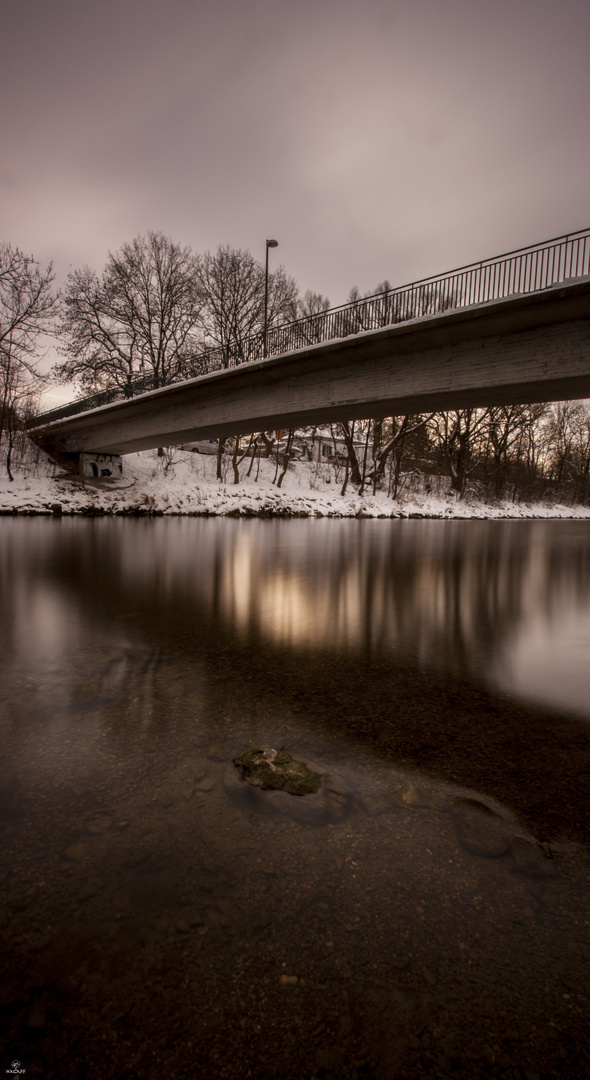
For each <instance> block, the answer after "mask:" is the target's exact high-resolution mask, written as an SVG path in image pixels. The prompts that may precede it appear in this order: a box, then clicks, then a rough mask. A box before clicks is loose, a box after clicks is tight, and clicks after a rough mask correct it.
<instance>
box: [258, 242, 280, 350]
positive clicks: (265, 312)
mask: <svg viewBox="0 0 590 1080" xmlns="http://www.w3.org/2000/svg"><path fill="white" fill-rule="evenodd" d="M278 246H279V242H278V240H267V241H266V266H265V268H264V332H263V335H262V352H263V356H264V359H265V360H266V331H267V324H268V249H269V248H271V247H272V248H275V247H278Z"/></svg>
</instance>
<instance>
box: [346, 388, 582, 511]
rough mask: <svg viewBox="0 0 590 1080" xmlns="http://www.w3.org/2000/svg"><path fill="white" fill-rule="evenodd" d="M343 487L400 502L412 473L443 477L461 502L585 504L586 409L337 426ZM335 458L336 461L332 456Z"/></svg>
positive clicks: (521, 409) (508, 409)
mask: <svg viewBox="0 0 590 1080" xmlns="http://www.w3.org/2000/svg"><path fill="white" fill-rule="evenodd" d="M338 434H339V435H340V437H341V438H342V439H343V440H344V443H345V446H346V451H347V460H346V465H345V471H344V484H343V491H345V490H346V487H347V485H348V483H349V482H350V483H351V484H353V485H354V486H355V487H356V488H357V490H358V491H359V492H360V493H361V494H362V493H363V492H364V491H365V490H366V489H367V488H368V489H370V490H372V491H373V492H375V491H376V490H377V489H381V490H384V489H386V490H387V491H388V493H389V494H390V495H391V496H392V497H393V498H397V496H398V495H399V494H400V490H401V488H402V486H403V484H404V483H407V482H408V481H409V480H410V479H411V477H412V475H414V476H416V475H421V476H427V477H432V476H436V475H438V476H444V477H447V479H448V486H449V488H450V490H452V491H453V492H455V494H456V495H457V496H459V497H464V496H465V495H466V494H468V493H469V492H472V493H474V494H479V495H481V496H483V497H486V498H490V497H492V498H506V497H510V498H513V499H518V498H520V497H526V498H532V499H540V498H543V497H552V498H554V497H559V498H562V499H564V500H565V501H567V502H584V503H588V502H590V405H589V404H588V403H587V402H583V401H564V402H554V403H553V404H534V405H502V406H492V407H489V408H486V409H461V410H453V411H448V412H437V413H431V414H430V415H428V416H426V415H424V416H401V417H387V418H381V419H375V420H367V421H362V422H356V423H344V424H339V425H338ZM334 460H335V461H336V460H337V459H336V456H335V458H334Z"/></svg>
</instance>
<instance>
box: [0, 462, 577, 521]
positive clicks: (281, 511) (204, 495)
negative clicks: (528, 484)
mask: <svg viewBox="0 0 590 1080" xmlns="http://www.w3.org/2000/svg"><path fill="white" fill-rule="evenodd" d="M228 466H229V463H228V462H224V467H225V475H224V478H223V479H222V480H218V479H217V478H216V476H215V470H216V460H215V458H214V457H213V456H211V455H203V454H195V453H191V452H190V451H182V450H174V451H171V452H168V453H167V454H166V455H165V456H164V457H158V456H157V454H156V452H155V451H144V452H143V453H139V454H130V455H128V456H127V457H126V458H125V472H124V476H123V478H122V479H116V480H109V479H104V480H93V479H90V478H86V477H81V476H67V475H63V474H60V475H56V466H55V465H54V464H53V463H52V462H51V461H50V460H49V459H48V458H46V457H45V455H43V457H42V458H40V459H39V461H38V462H37V463H36V464H34V465H31V466H29V467H28V468H25V469H23V470H22V471H21V472H20V474H16V475H15V479H14V480H13V481H10V480H9V479H8V477H6V476H5V477H1V478H0V517H9V518H14V517H134V518H138V517H171V516H174V517H199V518H202V517H232V518H316V519H323V518H331V519H345V518H347V519H353V518H356V519H359V520H360V519H382V520H400V519H402V520H403V519H424V520H436V521H441V520H442V521H472V520H510V521H516V520H539V519H541V520H560V519H562V520H590V507H589V506H584V505H577V506H568V505H565V504H564V503H557V502H524V501H523V502H515V501H514V500H512V499H497V500H491V499H484V498H482V497H481V494H480V493H478V492H477V489H471V490H469V491H468V492H467V493H466V495H465V496H464V497H462V498H459V497H458V496H457V494H456V493H455V492H453V491H451V490H450V485H449V480H448V478H447V477H444V476H434V477H433V476H425V477H422V478H416V475H415V474H413V475H409V476H406V477H404V478H403V479H404V483H403V485H402V487H401V491H400V495H399V497H398V498H397V499H395V500H394V499H392V498H391V497H390V496H388V495H387V493H386V492H384V491H377V492H376V493H375V494H372V492H368V491H366V492H365V493H364V494H363V495H359V494H358V493H357V492H356V491H355V490H354V489H351V490H349V491H348V492H347V493H346V494H345V495H342V494H341V488H342V477H341V476H340V477H339V476H337V475H335V474H334V470H333V468H331V467H330V466H326V465H319V464H318V463H314V462H297V463H293V464H291V465H290V467H289V469H288V471H287V473H286V474H285V477H284V480H283V486H282V487H281V488H278V487H277V485H276V483H275V480H276V476H277V468H276V462H275V460H274V459H272V458H269V459H263V460H262V461H260V462H257V469H256V475H255V476H254V477H252V476H248V475H247V473H246V474H244V471H242V478H241V479H240V480H239V482H238V483H237V484H234V483H231V482H229V478H228V476H227V472H228ZM229 472H230V475H231V469H229Z"/></svg>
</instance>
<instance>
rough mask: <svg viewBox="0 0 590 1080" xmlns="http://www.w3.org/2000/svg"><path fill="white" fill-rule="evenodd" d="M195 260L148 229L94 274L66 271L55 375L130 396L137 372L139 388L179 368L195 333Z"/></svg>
mask: <svg viewBox="0 0 590 1080" xmlns="http://www.w3.org/2000/svg"><path fill="white" fill-rule="evenodd" d="M197 266H198V260H197V258H196V256H195V255H194V254H193V253H192V252H191V250H190V249H189V248H187V247H184V248H183V247H180V246H179V245H178V244H175V243H174V242H173V241H172V240H171V239H170V238H169V237H167V236H164V235H163V234H162V233H154V232H150V233H148V235H147V237H144V236H137V237H136V238H135V240H132V241H131V243H129V244H124V245H123V247H122V248H121V250H120V251H119V252H117V253H116V254H114V255H113V254H111V253H109V256H108V259H107V263H106V266H105V269H104V271H103V273H102V275H101V277H99V276H98V275H97V274H96V273H94V271H93V270H90V269H89V268H88V267H85V268H84V269H82V270H76V271H74V273H73V274H70V276H69V278H68V282H67V285H66V289H65V294H64V299H63V311H62V319H61V325H60V332H61V335H62V338H63V341H64V343H65V344H64V349H63V354H64V355H65V356H66V357H67V359H66V361H65V363H63V364H60V365H58V366H57V367H56V369H55V371H56V375H57V377H58V378H59V379H61V380H63V381H70V380H76V381H78V382H79V384H80V385H81V386H82V387H84V388H85V389H88V390H99V389H103V388H104V387H109V386H118V387H120V388H121V389H122V390H123V391H124V392H125V393H126V394H127V395H131V394H132V393H133V381H134V379H136V378H137V377H138V376H139V375H145V376H146V377H147V386H146V388H147V387H148V386H153V387H157V386H166V385H167V384H168V383H170V382H173V381H174V380H175V379H178V378H179V377H182V375H183V374H187V373H188V365H189V360H190V357H191V356H192V355H193V354H194V353H195V351H196V350H197V345H198V341H199V336H200V319H201V308H202V301H201V296H200V293H199V287H198V275H197Z"/></svg>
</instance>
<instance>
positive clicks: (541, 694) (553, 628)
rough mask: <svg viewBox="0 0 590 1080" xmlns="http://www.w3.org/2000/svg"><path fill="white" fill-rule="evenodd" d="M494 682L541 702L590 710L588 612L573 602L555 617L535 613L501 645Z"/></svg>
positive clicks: (580, 710)
mask: <svg viewBox="0 0 590 1080" xmlns="http://www.w3.org/2000/svg"><path fill="white" fill-rule="evenodd" d="M495 668H496V673H495V676H494V680H493V681H494V682H495V684H496V685H497V686H499V687H501V689H503V690H508V691H509V692H510V693H513V694H516V695H517V696H519V697H525V698H528V699H529V700H532V701H537V702H539V703H540V704H543V705H550V706H557V707H558V708H561V709H571V710H573V711H574V712H576V713H579V714H581V715H585V716H589V715H590V613H589V612H587V611H580V610H579V609H577V607H576V606H575V605H572V606H571V607H568V608H566V609H565V610H562V611H561V612H559V614H558V615H555V616H554V617H553V618H552V620H551V621H549V620H547V619H540V618H539V617H538V615H537V616H536V618H535V616H534V615H533V616H532V617H530V618H529V619H527V620H526V621H525V622H524V623H522V624H520V625H519V626H518V627H517V629H516V630H515V633H514V636H513V637H511V638H510V639H509V640H508V641H507V642H506V643H505V644H504V646H503V648H502V651H501V654H500V656H499V658H498V660H497V661H496V664H495Z"/></svg>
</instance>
